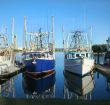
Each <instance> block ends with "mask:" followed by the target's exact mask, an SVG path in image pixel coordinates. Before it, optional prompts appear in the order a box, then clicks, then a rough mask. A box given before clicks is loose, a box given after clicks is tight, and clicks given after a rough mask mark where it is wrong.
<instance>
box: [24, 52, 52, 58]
mask: <svg viewBox="0 0 110 105" xmlns="http://www.w3.org/2000/svg"><path fill="white" fill-rule="evenodd" d="M23 58H24V59H25V60H30V59H44V58H45V59H49V58H52V54H51V53H50V52H26V53H23Z"/></svg>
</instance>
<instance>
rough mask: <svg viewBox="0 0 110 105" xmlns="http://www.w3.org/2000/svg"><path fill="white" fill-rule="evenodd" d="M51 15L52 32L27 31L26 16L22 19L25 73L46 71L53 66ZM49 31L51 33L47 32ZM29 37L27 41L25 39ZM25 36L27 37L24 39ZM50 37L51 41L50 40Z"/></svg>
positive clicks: (53, 49)
mask: <svg viewBox="0 0 110 105" xmlns="http://www.w3.org/2000/svg"><path fill="white" fill-rule="evenodd" d="M53 21H54V18H53V17H52V32H42V30H41V28H40V29H39V31H38V32H27V30H26V17H25V20H24V27H25V28H24V51H23V53H22V58H23V60H22V61H23V66H24V69H25V71H26V72H27V73H29V74H33V73H35V74H36V75H37V74H39V73H43V74H44V72H45V73H46V72H47V73H48V72H50V70H54V67H55V48H54V29H53V27H54V26H53V24H54V23H53ZM49 33H51V34H49ZM50 35H51V36H50ZM28 37H29V38H30V40H29V42H27V40H28V39H29V38H28ZM26 38H27V39H26ZM50 38H51V39H52V41H51V40H50ZM28 44H29V45H28Z"/></svg>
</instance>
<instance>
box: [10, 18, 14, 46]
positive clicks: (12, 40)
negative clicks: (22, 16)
mask: <svg viewBox="0 0 110 105" xmlns="http://www.w3.org/2000/svg"><path fill="white" fill-rule="evenodd" d="M11 35H12V44H13V43H14V42H13V39H14V17H13V18H12V33H11Z"/></svg>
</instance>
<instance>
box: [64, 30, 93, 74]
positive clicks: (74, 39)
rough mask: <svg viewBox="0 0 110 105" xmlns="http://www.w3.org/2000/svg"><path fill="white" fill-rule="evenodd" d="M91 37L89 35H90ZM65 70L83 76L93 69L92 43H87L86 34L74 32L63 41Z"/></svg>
mask: <svg viewBox="0 0 110 105" xmlns="http://www.w3.org/2000/svg"><path fill="white" fill-rule="evenodd" d="M90 36H91V35H90ZM64 56H65V58H64V67H65V70H67V71H69V72H72V73H75V74H77V75H81V76H84V75H86V74H87V73H89V72H91V71H92V69H93V67H94V59H93V51H92V41H91V40H90V42H89V41H88V37H87V33H84V32H82V31H79V30H77V31H74V32H72V33H69V34H68V36H67V38H66V40H65V41H64Z"/></svg>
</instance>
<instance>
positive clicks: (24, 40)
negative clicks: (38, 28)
mask: <svg viewBox="0 0 110 105" xmlns="http://www.w3.org/2000/svg"><path fill="white" fill-rule="evenodd" d="M26 31H27V27H26V16H25V17H24V33H23V48H26V33H27V32H26Z"/></svg>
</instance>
